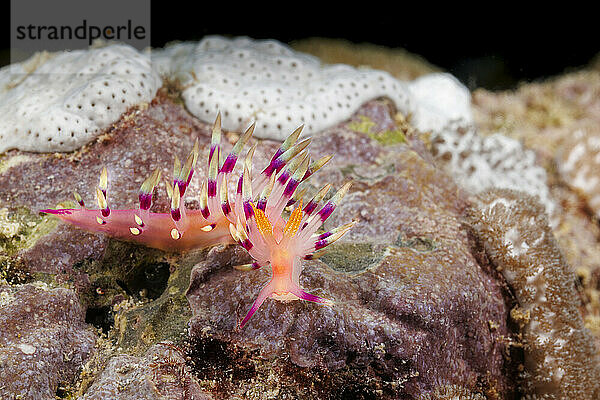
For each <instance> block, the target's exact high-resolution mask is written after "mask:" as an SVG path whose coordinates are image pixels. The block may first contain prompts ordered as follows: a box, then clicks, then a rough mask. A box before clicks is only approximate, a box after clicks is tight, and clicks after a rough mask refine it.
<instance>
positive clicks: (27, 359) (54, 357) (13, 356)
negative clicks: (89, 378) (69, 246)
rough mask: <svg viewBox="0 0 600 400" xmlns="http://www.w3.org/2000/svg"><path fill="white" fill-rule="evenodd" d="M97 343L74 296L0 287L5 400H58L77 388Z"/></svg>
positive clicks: (0, 374)
mask: <svg viewBox="0 0 600 400" xmlns="http://www.w3.org/2000/svg"><path fill="white" fill-rule="evenodd" d="M95 338H96V335H95V333H94V332H93V330H91V329H90V328H89V326H88V325H87V324H85V322H84V314H83V311H82V309H81V306H80V304H79V300H78V299H77V296H76V295H75V293H74V292H73V291H71V290H68V289H62V288H56V289H51V288H49V287H48V286H46V285H44V284H36V285H32V284H27V285H19V286H6V285H2V286H0V398H2V399H13V398H22V399H39V400H45V399H48V400H50V399H54V398H55V395H56V394H57V393H58V392H60V391H61V390H62V389H61V388H62V387H63V386H68V385H70V384H71V383H73V381H74V380H75V378H76V377H77V375H78V371H79V369H80V368H81V367H82V366H83V364H84V363H85V362H86V360H87V359H88V357H89V356H90V354H91V352H92V349H93V347H94V342H95Z"/></svg>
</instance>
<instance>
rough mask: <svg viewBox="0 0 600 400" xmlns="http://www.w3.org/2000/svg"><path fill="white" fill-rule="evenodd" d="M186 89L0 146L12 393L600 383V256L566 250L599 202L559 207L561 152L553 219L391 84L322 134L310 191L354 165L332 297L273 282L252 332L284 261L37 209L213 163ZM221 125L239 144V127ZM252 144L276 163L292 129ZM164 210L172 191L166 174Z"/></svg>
mask: <svg viewBox="0 0 600 400" xmlns="http://www.w3.org/2000/svg"><path fill="white" fill-rule="evenodd" d="M179 93H180V90H179V88H178V87H177V85H176V83H175V84H174V83H172V82H169V83H168V84H167V85H165V86H163V88H162V89H160V90H159V91H158V94H157V95H156V97H155V98H154V99H153V100H152V101H151V102H150V103H143V104H139V105H137V106H135V107H132V108H130V109H129V110H128V111H127V112H126V113H124V114H123V115H122V116H121V118H120V119H119V120H118V121H117V122H115V123H113V124H112V125H111V126H110V127H109V128H107V129H106V130H105V131H104V132H103V134H102V135H101V136H100V137H98V138H97V139H96V140H94V141H93V142H91V143H90V144H88V145H86V146H84V147H83V148H81V149H79V150H76V151H74V152H71V153H61V154H44V153H35V154H34V153H26V152H22V151H19V150H10V151H8V152H6V153H4V154H3V156H2V158H0V210H4V211H3V212H0V249H1V251H2V253H1V254H0V271H1V274H2V275H1V278H2V286H0V306H1V312H0V319H1V320H2V324H0V378H1V379H0V381H1V383H0V395H1V396H2V397H7V398H11V397H16V396H19V395H20V396H21V397H22V398H36V399H53V398H55V397H56V396H58V397H61V398H69V397H70V398H74V397H81V398H83V399H100V398H108V397H110V398H114V399H132V398H139V399H164V398H168V399H171V398H173V399H175V398H188V399H189V398H194V399H203V398H207V399H210V398H215V399H220V398H223V399H224V398H244V399H267V398H278V399H297V398H315V399H346V398H357V399H360V398H363V399H374V398H378V399H379V398H383V399H396V398H407V399H451V398H457V397H458V398H466V399H469V398H471V399H516V398H519V397H521V396H523V395H525V396H528V398H568V397H565V396H568V395H569V393H577V395H578V398H581V399H594V398H597V397H598V395H599V393H600V392H599V390H600V389H599V386H598V385H599V383H598V382H600V379H598V378H599V377H600V371H599V367H598V365H599V363H598V359H597V358H598V352H597V349H596V348H595V347H594V342H593V336H592V335H590V333H589V331H588V329H586V327H585V325H584V323H586V324H587V326H588V327H590V323H589V321H590V318H592V317H593V316H594V315H595V314H594V312H595V311H594V310H595V309H594V308H593V307H594V306H593V304H594V303H593V301H592V300H590V299H591V298H592V297H591V296H592V293H593V291H591V288H590V286H589V285H590V282H596V281H597V280H595V279H596V278H595V276H596V275H595V274H597V272H596V270H597V268H595V267H594V266H593V261H591V260H592V258H590V257H588V256H587V255H586V254H585V253H583V252H582V251H581V250H580V251H579V252H573V253H572V254H571V253H570V252H567V253H566V255H565V256H563V255H562V251H564V250H561V246H563V244H564V243H571V242H569V241H567V239H565V238H566V235H563V234H561V232H562V231H561V229H566V228H565V226H568V225H565V222H564V221H565V220H564V219H561V218H564V217H563V216H564V215H568V216H573V217H569V218H571V219H570V220H569V221H585V224H584V227H583V228H582V230H581V231H582V232H583V233H581V235H584V237H585V240H586V242H585V243H592V246H591V250H590V251H595V250H594V249H596V247H594V246H597V245H598V236H595V237H594V234H593V232H596V231H595V230H594V229H596V230H597V225H594V222H593V219H592V218H591V212H590V211H589V207H588V206H583V205H581V206H580V208H579V211H578V212H571V211H563V210H572V207H571V208H570V207H569V204H573V203H569V202H568V201H567V200H568V199H571V200H569V201H571V202H575V201H576V200H574V199H578V200H577V203H576V204H584V202H585V197H583V198H581V199H580V198H579V197H576V196H578V195H579V194H578V193H579V192H577V191H575V190H574V189H572V188H571V186H569V185H567V184H561V185H558V186H559V189H556V188H555V187H554V186H552V185H553V184H555V183H556V179H558V178H556V177H557V175H553V174H552V169H551V168H548V167H547V164H545V163H544V162H538V163H537V164H536V166H537V167H539V166H540V165H541V166H543V167H544V168H547V171H548V174H549V177H550V178H549V182H550V184H551V186H550V187H551V189H550V191H549V193H550V196H551V200H552V201H555V202H557V204H558V205H559V207H558V209H557V211H556V212H557V215H558V216H559V219H558V225H554V226H552V225H551V224H550V223H549V219H548V217H549V216H548V215H547V209H546V208H545V207H543V206H542V205H540V204H539V199H536V198H535V197H532V196H529V195H526V194H524V193H522V192H517V191H511V190H506V189H504V190H490V191H485V192H484V193H475V191H474V190H473V189H472V188H469V190H466V189H465V187H464V186H460V185H459V184H457V183H456V182H459V181H460V179H458V178H459V177H456V176H453V175H452V174H453V170H452V169H450V168H447V164H446V163H445V162H444V161H445V160H444V159H441V158H440V157H438V155H439V154H437V153H436V151H435V146H436V142H435V141H432V140H430V139H431V136H430V135H429V133H428V132H420V131H419V130H417V129H415V128H414V126H413V125H411V120H410V116H408V115H403V114H401V113H399V112H398V110H397V109H396V108H395V107H394V105H393V103H392V102H390V101H389V100H386V99H374V100H371V101H368V102H366V103H364V104H363V105H362V106H361V107H360V108H358V109H357V110H356V111H355V112H354V114H353V115H352V116H351V117H350V118H349V119H347V120H345V121H344V122H342V123H339V124H337V125H335V126H333V127H331V128H328V129H325V130H323V131H320V132H318V133H317V134H315V135H314V138H313V141H312V143H311V146H310V149H311V155H312V157H313V158H314V159H316V158H318V157H321V156H323V155H327V154H333V155H334V158H333V159H332V160H331V161H330V162H329V163H328V164H327V165H326V166H325V167H324V168H323V169H322V170H321V171H319V173H317V174H315V175H314V176H313V177H311V179H310V180H309V181H308V182H307V183H306V184H305V187H306V189H307V191H308V195H311V194H313V193H315V192H316V191H317V190H318V189H319V188H320V187H322V186H323V185H325V184H327V183H331V184H332V185H333V186H334V187H339V186H341V185H342V184H343V183H344V182H346V181H348V180H352V181H354V184H353V186H352V188H351V190H350V192H349V193H348V194H347V196H346V198H345V199H344V201H343V202H342V203H341V205H340V206H339V207H338V209H337V210H336V212H335V213H334V214H333V215H332V217H331V218H330V219H329V220H328V221H327V224H326V228H331V227H335V226H338V225H340V224H342V223H345V222H347V221H349V220H356V221H357V222H358V223H357V225H356V226H355V227H354V228H353V229H352V230H351V231H350V232H349V233H348V234H347V235H346V236H345V237H344V238H343V239H342V240H340V241H339V242H338V243H336V244H335V245H333V246H332V247H333V248H332V249H331V251H330V252H329V253H328V254H326V255H324V256H323V257H321V258H319V259H317V260H311V261H305V263H306V264H305V269H304V272H303V274H302V276H301V277H300V281H301V282H300V283H301V286H302V287H303V288H305V290H306V291H308V292H310V293H314V294H316V295H319V296H323V297H325V298H328V299H331V300H333V303H334V304H333V305H332V306H321V305H318V304H312V303H307V302H300V301H294V302H278V301H275V300H272V299H269V300H267V301H266V302H265V304H264V305H263V306H262V307H261V308H260V310H259V311H258V312H257V313H256V314H255V315H254V317H253V318H252V319H251V320H250V321H249V323H248V325H247V326H245V327H244V328H243V329H239V328H238V327H237V325H238V321H239V320H240V319H241V318H243V316H244V315H245V313H246V312H247V310H248V308H249V307H250V305H251V303H252V302H253V301H254V299H255V297H256V295H257V293H258V292H259V290H260V288H261V287H262V286H263V285H264V284H265V283H266V281H267V280H268V276H269V271H265V270H258V271H251V272H242V271H238V270H235V269H234V268H233V266H235V265H239V264H243V263H246V262H248V261H249V257H248V255H247V254H246V253H245V251H244V250H243V249H242V248H241V247H236V246H231V245H230V246H223V245H217V246H214V247H212V248H209V249H198V250H195V251H190V252H186V253H174V252H163V251H159V250H154V249H148V248H145V247H142V246H139V245H135V244H131V243H127V242H120V241H116V240H113V239H110V238H107V237H105V236H103V235H99V234H93V233H87V232H83V231H80V230H78V229H76V228H74V227H72V226H69V225H64V224H61V223H59V222H58V221H57V220H56V219H55V218H54V217H51V216H45V215H41V214H38V210H39V209H42V208H48V207H54V206H57V205H63V206H69V205H70V206H73V205H74V202H73V201H72V200H70V198H71V193H72V191H73V190H76V191H77V192H78V193H80V194H81V195H82V197H83V199H84V200H85V202H86V204H87V205H88V206H91V205H92V204H94V202H95V201H94V193H95V192H94V191H95V187H96V185H97V183H98V177H99V174H100V170H101V169H102V167H103V166H106V167H107V168H108V171H109V189H108V192H109V195H108V199H109V204H110V206H111V208H113V209H117V208H133V207H136V206H137V191H138V189H139V186H140V184H141V183H142V181H143V180H144V179H145V178H146V177H147V176H148V175H149V174H150V173H151V172H152V171H153V170H154V169H155V168H161V169H162V173H163V176H166V177H171V170H172V167H171V166H172V163H173V159H174V158H175V156H176V155H177V156H178V157H179V158H180V159H185V156H186V155H187V154H188V153H189V151H190V150H191V148H192V146H193V144H194V141H195V139H196V138H197V139H198V141H199V145H200V151H201V158H200V160H201V162H199V164H198V168H197V171H196V174H198V175H201V176H204V174H206V172H207V171H206V170H207V166H206V163H205V162H204V156H205V154H206V153H207V152H208V148H209V146H210V144H209V143H210V126H209V125H208V124H207V123H204V122H202V121H200V120H198V119H197V118H196V117H193V116H192V115H191V114H189V113H188V111H186V108H185V107H184V105H183V104H182V101H181V98H180V97H179ZM488 96H492V95H491V94H489V95H488ZM477 107H481V105H478V106H477ZM478 118H479V117H478ZM479 123H480V124H481V122H479ZM257 129H260V128H259V127H257ZM445 129H450V128H445ZM457 132H458V131H457ZM459 133H460V132H458V133H457V134H459ZM225 136H226V139H227V140H226V141H225V142H226V143H225V145H224V150H225V151H229V150H230V148H231V143H235V141H236V139H237V138H238V137H239V133H236V132H227V133H226V135H225ZM586 140H588V139H586ZM257 141H258V148H257V151H256V153H255V157H254V163H255V165H256V168H257V169H262V167H264V166H265V165H266V164H267V163H268V161H269V156H270V155H271V154H273V152H274V151H275V149H276V148H277V147H278V146H279V143H278V142H276V141H272V140H260V141H259V140H258V139H252V140H251V143H250V144H254V143H256V142H257ZM565 146H567V148H571V147H568V146H569V145H565ZM534 150H536V151H538V152H539V153H541V154H542V155H543V154H547V153H548V151H549V150H548V151H547V152H546V153H543V152H542V151H541V150H543V149H537V148H535V147H534ZM536 154H537V153H536ZM567 158H568V157H567ZM541 160H545V159H544V158H541ZM566 173H568V171H566V170H564V168H563V172H562V174H563V175H561V176H567V175H565V174H566ZM540 182H542V181H540ZM199 192H200V187H199V183H198V180H197V179H194V180H192V182H191V186H190V188H189V189H188V193H189V194H188V196H187V198H186V201H187V203H188V204H186V206H188V207H189V208H197V207H198V201H199ZM557 193H559V194H560V193H563V194H564V195H563V196H562V197H561V196H558V195H557ZM153 207H154V208H153V210H161V211H166V210H167V209H168V207H169V203H168V198H167V196H166V191H165V185H164V182H161V183H160V184H159V186H158V190H157V196H156V198H155V204H154V206H153ZM584 210H588V211H587V214H586V213H585V211H584ZM577 218H579V219H577ZM585 232H591V233H585ZM554 236H556V237H557V239H558V240H555V239H554ZM563 249H564V248H563ZM533 264H535V265H536V266H537V268H531V265H533ZM581 265H585V266H586V267H585V268H586V269H585V271H588V272H589V274H587V275H586V274H584V273H582V272H579V271H580V270H579V269H578V270H577V271H578V272H579V279H578V277H577V276H576V275H575V273H574V272H573V268H581ZM586 279H587V280H586ZM582 282H583V286H582ZM582 287H583V290H582ZM582 298H583V299H584V302H582V301H581V299H582ZM596 301H597V299H596ZM583 316H585V317H586V319H585V320H584V319H583Z"/></svg>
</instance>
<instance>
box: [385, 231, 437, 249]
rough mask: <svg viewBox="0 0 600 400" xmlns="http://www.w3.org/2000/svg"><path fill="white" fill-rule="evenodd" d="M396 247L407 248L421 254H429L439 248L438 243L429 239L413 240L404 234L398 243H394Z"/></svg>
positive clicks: (415, 238)
mask: <svg viewBox="0 0 600 400" xmlns="http://www.w3.org/2000/svg"><path fill="white" fill-rule="evenodd" d="M394 246H395V247H400V248H402V247H407V248H409V249H412V250H414V251H417V252H419V253H429V252H432V251H435V250H436V249H437V247H438V243H437V242H436V241H435V240H433V239H431V238H427V237H421V236H414V237H411V238H408V237H406V235H404V234H402V233H401V234H399V235H398V238H397V239H396V242H394Z"/></svg>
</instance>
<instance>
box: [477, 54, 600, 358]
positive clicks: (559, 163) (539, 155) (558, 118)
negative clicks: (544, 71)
mask: <svg viewBox="0 0 600 400" xmlns="http://www.w3.org/2000/svg"><path fill="white" fill-rule="evenodd" d="M592 67H593V66H590V68H584V69H582V70H579V71H576V72H570V73H566V74H564V75H560V76H557V77H554V78H552V79H548V80H544V81H537V82H532V83H524V84H522V85H520V86H519V88H518V89H516V90H511V91H505V92H489V91H486V90H483V89H478V90H476V91H475V92H474V93H473V116H474V119H475V123H476V125H477V128H478V132H479V134H481V135H485V136H487V135H490V134H495V133H497V132H499V133H501V134H503V135H505V136H508V137H510V138H512V139H515V140H517V141H519V142H520V143H522V144H523V146H524V147H525V148H526V149H528V150H531V151H534V152H535V155H536V159H537V160H538V162H537V163H538V165H540V166H542V167H544V168H545V169H546V173H547V176H548V181H549V184H550V198H551V199H553V200H554V204H555V206H556V207H555V213H554V217H553V221H552V222H553V223H552V228H553V233H554V235H555V236H556V239H557V241H558V243H559V245H560V248H561V249H562V251H563V254H564V256H565V258H566V259H567V261H568V263H569V265H571V266H572V267H573V269H574V271H575V272H576V274H577V277H578V278H579V280H580V282H581V288H580V294H581V295H582V298H583V300H584V308H583V311H584V321H585V325H586V327H588V328H589V329H590V330H591V331H592V333H593V334H594V336H595V339H596V344H597V346H599V347H600V224H598V208H597V206H596V205H595V204H596V203H592V201H593V200H594V199H595V198H597V197H598V193H599V192H598V188H599V187H600V186H599V184H598V182H597V176H595V175H594V174H596V175H597V171H598V150H597V146H598V144H597V143H598V137H599V135H600V131H599V130H598V126H599V124H600V96H598V93H600V71H599V70H597V69H596V70H594V69H592Z"/></svg>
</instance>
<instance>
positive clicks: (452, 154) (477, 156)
mask: <svg viewBox="0 0 600 400" xmlns="http://www.w3.org/2000/svg"><path fill="white" fill-rule="evenodd" d="M433 148H434V152H435V155H436V157H437V158H438V160H440V161H441V162H442V163H443V164H444V166H445V167H446V169H448V171H449V172H450V173H451V174H452V175H453V176H454V178H455V179H456V180H457V181H458V182H459V183H460V184H461V185H462V186H463V187H465V188H466V189H467V190H470V191H472V192H473V193H478V192H481V191H483V190H486V189H492V188H498V189H513V190H521V191H524V192H526V193H528V194H530V195H532V196H537V197H538V200H539V201H540V203H542V204H543V205H544V207H545V208H546V212H547V214H548V215H549V216H552V215H553V213H554V210H555V208H556V205H555V204H554V202H553V201H552V199H551V198H550V192H549V189H548V185H547V176H546V170H545V169H544V168H542V167H541V166H539V165H537V164H536V157H535V153H534V152H533V151H531V150H527V149H525V148H523V146H522V145H521V143H519V142H518V141H516V140H514V139H511V138H509V137H506V136H503V135H500V134H495V135H492V136H487V137H482V136H479V135H477V132H476V131H475V129H473V128H472V127H462V128H459V127H457V126H454V127H447V128H446V129H445V130H443V131H442V132H440V133H438V134H434V139H433Z"/></svg>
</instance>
